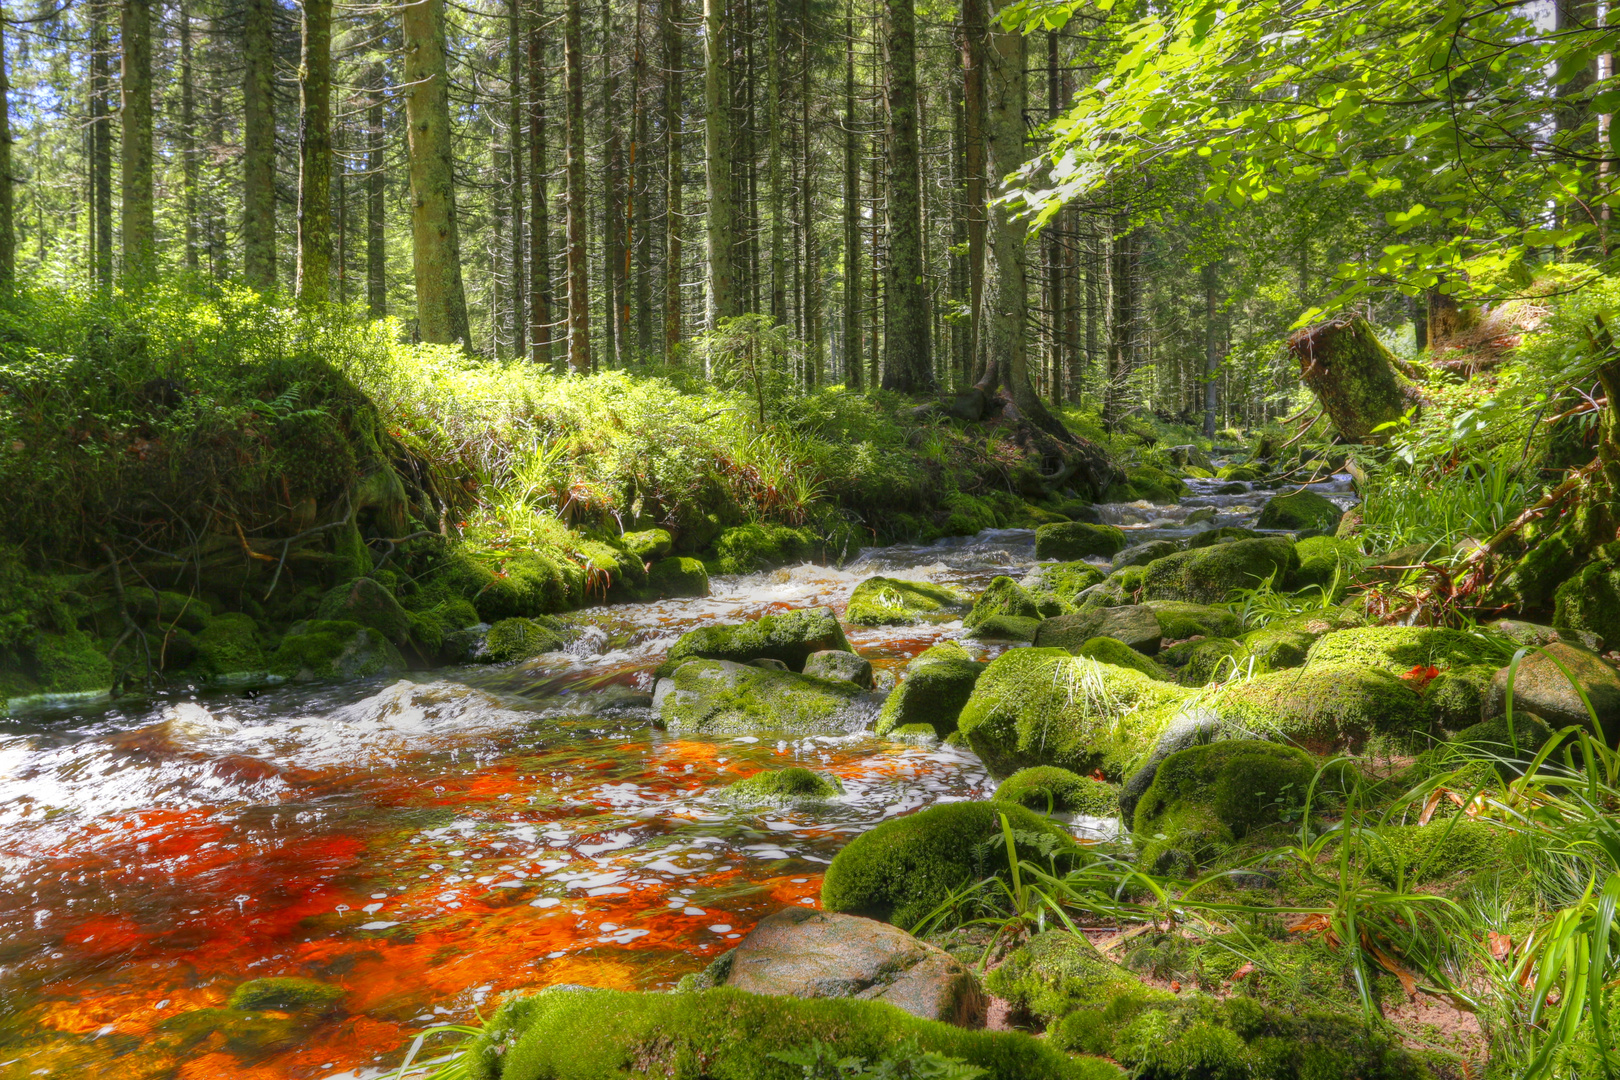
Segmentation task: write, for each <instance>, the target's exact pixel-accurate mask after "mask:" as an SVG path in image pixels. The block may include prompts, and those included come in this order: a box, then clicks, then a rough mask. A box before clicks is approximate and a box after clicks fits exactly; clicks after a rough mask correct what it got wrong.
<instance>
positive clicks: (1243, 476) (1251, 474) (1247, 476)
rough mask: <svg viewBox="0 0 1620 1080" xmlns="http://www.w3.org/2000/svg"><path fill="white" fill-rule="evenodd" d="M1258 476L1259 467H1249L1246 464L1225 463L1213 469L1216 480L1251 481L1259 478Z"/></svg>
mask: <svg viewBox="0 0 1620 1080" xmlns="http://www.w3.org/2000/svg"><path fill="white" fill-rule="evenodd" d="M1260 476H1261V472H1260V470H1259V469H1255V468H1251V467H1250V466H1248V465H1225V466H1222V467H1221V468H1219V469H1216V470H1215V479H1217V480H1232V481H1236V482H1242V483H1252V482H1253V481H1255V480H1258V479H1260Z"/></svg>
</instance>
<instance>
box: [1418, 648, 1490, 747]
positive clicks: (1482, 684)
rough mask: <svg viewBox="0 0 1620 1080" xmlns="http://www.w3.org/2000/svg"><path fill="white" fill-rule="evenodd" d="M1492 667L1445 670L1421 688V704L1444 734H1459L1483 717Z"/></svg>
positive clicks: (1486, 665) (1480, 665) (1474, 666)
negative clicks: (1458, 732) (1426, 708)
mask: <svg viewBox="0 0 1620 1080" xmlns="http://www.w3.org/2000/svg"><path fill="white" fill-rule="evenodd" d="M1496 672H1497V667H1496V665H1495V664H1472V665H1468V666H1465V667H1454V668H1448V669H1446V670H1444V671H1442V672H1440V674H1439V675H1437V676H1435V677H1434V678H1433V679H1430V680H1429V682H1428V684H1427V685H1426V686H1424V687H1423V690H1422V694H1423V703H1424V705H1425V706H1427V707H1428V710H1429V716H1430V717H1431V718H1432V719H1433V721H1434V722H1435V723H1436V724H1438V725H1440V726H1441V727H1443V728H1445V729H1446V730H1447V731H1460V730H1462V729H1463V728H1467V727H1471V726H1473V725H1475V724H1478V723H1479V722H1480V720H1481V719H1482V718H1483V717H1484V715H1485V702H1486V700H1487V699H1488V698H1489V696H1490V692H1491V680H1492V679H1494V678H1495V677H1496Z"/></svg>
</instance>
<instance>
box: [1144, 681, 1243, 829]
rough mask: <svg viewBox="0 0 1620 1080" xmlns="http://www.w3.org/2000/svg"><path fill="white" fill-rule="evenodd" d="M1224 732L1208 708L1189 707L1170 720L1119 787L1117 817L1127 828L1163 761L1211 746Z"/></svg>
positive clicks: (1223, 728)
mask: <svg viewBox="0 0 1620 1080" xmlns="http://www.w3.org/2000/svg"><path fill="white" fill-rule="evenodd" d="M1224 730H1225V725H1223V724H1222V722H1221V718H1220V716H1219V715H1218V714H1216V712H1215V711H1214V710H1213V709H1210V708H1208V707H1207V706H1202V705H1196V704H1189V705H1188V706H1187V707H1186V708H1185V709H1183V710H1182V711H1180V712H1178V713H1177V714H1176V715H1175V716H1173V717H1171V719H1170V722H1169V723H1168V724H1166V725H1165V727H1164V730H1163V731H1161V732H1159V738H1158V740H1157V741H1156V742H1154V744H1153V749H1152V750H1151V751H1150V752H1149V753H1148V756H1147V758H1146V759H1145V760H1144V761H1143V762H1142V763H1141V765H1140V766H1139V767H1138V768H1137V770H1136V771H1135V772H1133V773H1132V774H1131V775H1130V776H1129V777H1128V778H1127V779H1126V780H1125V782H1124V783H1123V784H1121V785H1120V787H1119V816H1120V817H1121V818H1122V819H1124V821H1125V822H1126V823H1127V824H1128V823H1129V822H1130V821H1131V820H1132V819H1133V818H1134V817H1135V816H1136V804H1137V803H1138V802H1140V801H1141V799H1142V796H1143V795H1144V794H1145V793H1146V792H1147V789H1148V788H1149V787H1150V786H1152V784H1153V778H1154V777H1155V776H1157V775H1158V772H1159V766H1160V765H1161V764H1163V762H1164V759H1165V758H1167V757H1169V756H1170V755H1171V754H1175V753H1178V752H1180V751H1182V750H1185V749H1187V747H1189V746H1200V745H1202V744H1204V743H1208V742H1214V741H1215V740H1216V739H1217V738H1219V737H1220V736H1221V734H1222V732H1223V731H1224Z"/></svg>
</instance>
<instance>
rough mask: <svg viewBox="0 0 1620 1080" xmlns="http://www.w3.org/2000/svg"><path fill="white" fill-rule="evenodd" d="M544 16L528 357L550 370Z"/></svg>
mask: <svg viewBox="0 0 1620 1080" xmlns="http://www.w3.org/2000/svg"><path fill="white" fill-rule="evenodd" d="M545 21H546V20H545V12H544V11H543V10H542V9H541V6H540V3H539V0H535V5H534V9H533V10H532V11H531V12H530V17H529V319H530V330H529V356H530V359H531V360H533V361H534V363H536V364H539V365H541V366H542V367H550V366H551V341H552V336H553V335H552V332H551V298H552V292H551V207H550V199H549V198H548V192H547V184H548V180H547V170H548V169H549V167H550V166H549V163H548V162H547V160H546V157H547V153H546V149H547V148H546V88H547V86H548V85H549V80H548V79H547V77H546V67H545V37H544V33H545V32H544V30H543V27H544V25H545Z"/></svg>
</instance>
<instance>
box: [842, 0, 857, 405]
mask: <svg viewBox="0 0 1620 1080" xmlns="http://www.w3.org/2000/svg"><path fill="white" fill-rule="evenodd" d="M854 10H855V0H846V4H845V8H844V40H845V42H846V45H845V53H844V347H843V353H844V381H845V383H846V385H848V386H849V388H850V389H851V390H859V389H861V156H860V141H859V140H858V139H857V138H856V135H855V18H854V14H853V13H854Z"/></svg>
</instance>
